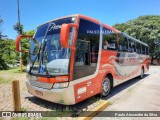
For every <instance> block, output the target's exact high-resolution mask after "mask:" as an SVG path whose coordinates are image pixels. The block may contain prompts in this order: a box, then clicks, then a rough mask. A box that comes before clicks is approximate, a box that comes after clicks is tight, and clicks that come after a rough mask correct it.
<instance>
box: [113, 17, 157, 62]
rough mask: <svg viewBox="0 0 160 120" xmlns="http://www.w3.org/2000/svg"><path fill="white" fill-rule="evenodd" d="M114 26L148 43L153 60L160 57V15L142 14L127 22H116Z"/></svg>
mask: <svg viewBox="0 0 160 120" xmlns="http://www.w3.org/2000/svg"><path fill="white" fill-rule="evenodd" d="M113 27H115V28H117V29H119V30H120V31H122V32H125V33H127V34H129V35H131V36H133V37H134V38H137V39H139V40H141V41H143V42H145V43H147V44H148V45H149V48H150V55H151V57H152V60H153V58H160V16H156V15H150V16H149V15H147V16H140V17H138V18H136V19H134V20H130V21H128V22H126V23H122V24H115V25H114V26H113Z"/></svg>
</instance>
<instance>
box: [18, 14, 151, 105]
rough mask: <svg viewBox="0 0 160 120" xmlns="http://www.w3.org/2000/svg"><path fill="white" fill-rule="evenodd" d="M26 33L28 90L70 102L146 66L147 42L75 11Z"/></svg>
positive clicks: (103, 89)
mask: <svg viewBox="0 0 160 120" xmlns="http://www.w3.org/2000/svg"><path fill="white" fill-rule="evenodd" d="M23 38H31V40H30V49H29V51H28V54H29V58H28V64H27V75H26V76H27V80H26V86H27V89H28V92H29V93H31V94H32V95H34V96H36V97H38V98H41V99H44V100H47V101H51V102H54V103H59V104H64V105H74V104H76V103H79V102H81V101H83V100H85V99H87V98H90V97H92V96H95V95H97V94H101V95H102V96H107V95H108V94H109V92H110V90H111V89H112V88H113V87H115V86H117V85H119V84H121V83H123V82H125V81H128V80H130V79H132V78H135V77H137V76H140V77H141V78H143V77H144V73H145V72H147V71H148V70H149V65H150V57H149V47H148V45H147V44H146V43H143V42H141V41H140V40H137V39H135V38H133V37H131V36H129V35H127V34H125V33H123V32H121V31H119V30H117V29H115V28H113V27H111V26H109V25H106V24H103V23H101V22H100V21H98V20H96V19H93V18H90V17H88V16H84V15H80V14H75V15H70V16H66V17H61V18H58V19H54V20H52V21H49V22H47V23H45V24H42V25H40V26H38V27H37V29H36V32H35V34H34V36H27V35H19V36H18V37H17V39H16V50H17V51H18V52H27V51H24V50H21V49H19V48H20V41H21V40H23Z"/></svg>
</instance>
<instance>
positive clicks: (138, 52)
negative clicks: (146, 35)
mask: <svg viewBox="0 0 160 120" xmlns="http://www.w3.org/2000/svg"><path fill="white" fill-rule="evenodd" d="M136 52H137V54H141V44H140V43H136Z"/></svg>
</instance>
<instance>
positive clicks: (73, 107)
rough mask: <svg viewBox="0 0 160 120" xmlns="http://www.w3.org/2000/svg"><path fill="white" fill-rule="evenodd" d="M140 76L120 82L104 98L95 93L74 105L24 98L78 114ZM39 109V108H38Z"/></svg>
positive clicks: (125, 87) (130, 83)
mask: <svg viewBox="0 0 160 120" xmlns="http://www.w3.org/2000/svg"><path fill="white" fill-rule="evenodd" d="M148 75H149V74H144V78H143V79H145V77H147V76H148ZM143 79H140V78H138V77H137V78H134V79H132V80H129V81H126V82H124V83H123V84H120V85H118V86H116V87H115V88H113V89H112V91H111V93H110V94H109V95H108V96H107V97H104V98H101V97H100V95H96V96H93V97H91V98H89V99H87V100H84V101H82V102H80V103H78V104H76V105H70V106H68V105H60V104H56V103H52V102H49V101H46V100H43V99H40V98H37V97H34V96H30V97H26V99H28V100H29V101H31V102H32V103H34V104H37V105H39V106H41V107H43V108H46V109H48V110H49V111H67V110H68V111H73V112H76V114H80V113H82V112H84V111H85V110H88V109H89V108H91V106H92V105H93V104H94V103H95V102H96V101H98V100H99V99H104V100H107V99H109V98H111V97H113V96H115V95H116V94H118V93H119V92H121V91H123V90H124V89H127V88H128V87H129V86H132V85H133V84H135V83H137V82H139V81H141V80H143ZM40 111H41V110H40Z"/></svg>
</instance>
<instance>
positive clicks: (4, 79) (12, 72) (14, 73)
mask: <svg viewBox="0 0 160 120" xmlns="http://www.w3.org/2000/svg"><path fill="white" fill-rule="evenodd" d="M25 68H26V67H25V66H24V67H23V71H24V72H23V74H24V73H25V71H26V69H25ZM20 75H21V74H19V67H15V68H10V69H9V70H0V84H8V83H10V82H11V81H12V80H14V79H17V77H18V76H20Z"/></svg>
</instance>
